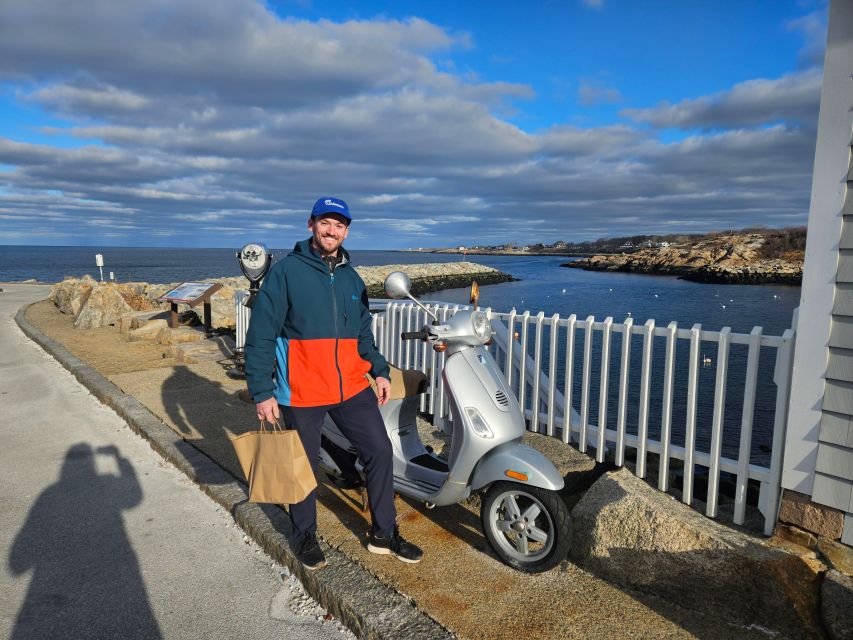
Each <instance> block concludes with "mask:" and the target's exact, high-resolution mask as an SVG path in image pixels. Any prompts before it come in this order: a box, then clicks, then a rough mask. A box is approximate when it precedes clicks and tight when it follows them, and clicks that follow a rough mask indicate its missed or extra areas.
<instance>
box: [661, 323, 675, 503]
mask: <svg viewBox="0 0 853 640" xmlns="http://www.w3.org/2000/svg"><path fill="white" fill-rule="evenodd" d="M677 334H678V324H677V323H675V322H670V323H669V324H668V325H667V327H666V364H665V366H664V372H663V412H662V413H663V415H662V416H661V425H660V459H659V460H658V489H660V490H661V491H667V490H668V489H669V440H670V434H671V433H672V378H673V376H674V375H675V346H676V338H677Z"/></svg>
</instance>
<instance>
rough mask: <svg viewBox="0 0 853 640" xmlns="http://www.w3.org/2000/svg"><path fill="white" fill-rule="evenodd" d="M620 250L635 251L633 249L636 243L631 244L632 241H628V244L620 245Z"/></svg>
mask: <svg viewBox="0 0 853 640" xmlns="http://www.w3.org/2000/svg"><path fill="white" fill-rule="evenodd" d="M619 248H620V249H633V248H634V243H633V242H631V241H630V240H628V242H625V243H624V244H620V245H619Z"/></svg>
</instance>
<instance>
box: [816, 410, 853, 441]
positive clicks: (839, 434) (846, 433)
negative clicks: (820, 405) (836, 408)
mask: <svg viewBox="0 0 853 640" xmlns="http://www.w3.org/2000/svg"><path fill="white" fill-rule="evenodd" d="M819 440H820V442H829V443H830V444H839V445H844V446H847V447H853V418H851V417H850V416H846V415H840V414H837V413H832V412H830V411H824V412H823V417H822V418H821V420H820V437H819Z"/></svg>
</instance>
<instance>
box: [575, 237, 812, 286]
mask: <svg viewBox="0 0 853 640" xmlns="http://www.w3.org/2000/svg"><path fill="white" fill-rule="evenodd" d="M763 244H764V237H763V236H762V235H761V234H729V235H720V236H716V237H714V238H710V239H707V240H703V241H701V242H697V243H696V244H693V245H688V246H682V245H671V246H667V247H654V248H646V249H640V250H639V251H635V252H633V253H622V254H618V255H596V256H591V257H589V258H582V259H580V260H575V261H573V262H568V263H565V264H562V265H560V266H563V267H571V268H575V269H584V270H587V271H623V272H630V273H648V274H655V275H671V276H677V277H679V278H682V279H684V280H692V281H695V282H706V283H713V284H785V285H794V286H797V285H799V284H801V282H802V279H803V260H802V256H801V255H793V256H786V257H784V258H762V257H761V255H760V251H761V247H762V245H763Z"/></svg>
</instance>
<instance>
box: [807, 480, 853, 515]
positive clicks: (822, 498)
mask: <svg viewBox="0 0 853 640" xmlns="http://www.w3.org/2000/svg"><path fill="white" fill-rule="evenodd" d="M851 498H853V482H851V481H850V480H845V479H844V478H835V477H833V476H828V475H825V474H823V473H821V472H820V471H816V472H815V476H814V489H813V490H812V500H814V501H815V502H818V503H820V504H823V505H826V506H827V507H832V508H834V509H839V510H841V511H853V509H851V508H850V500H851Z"/></svg>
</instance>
